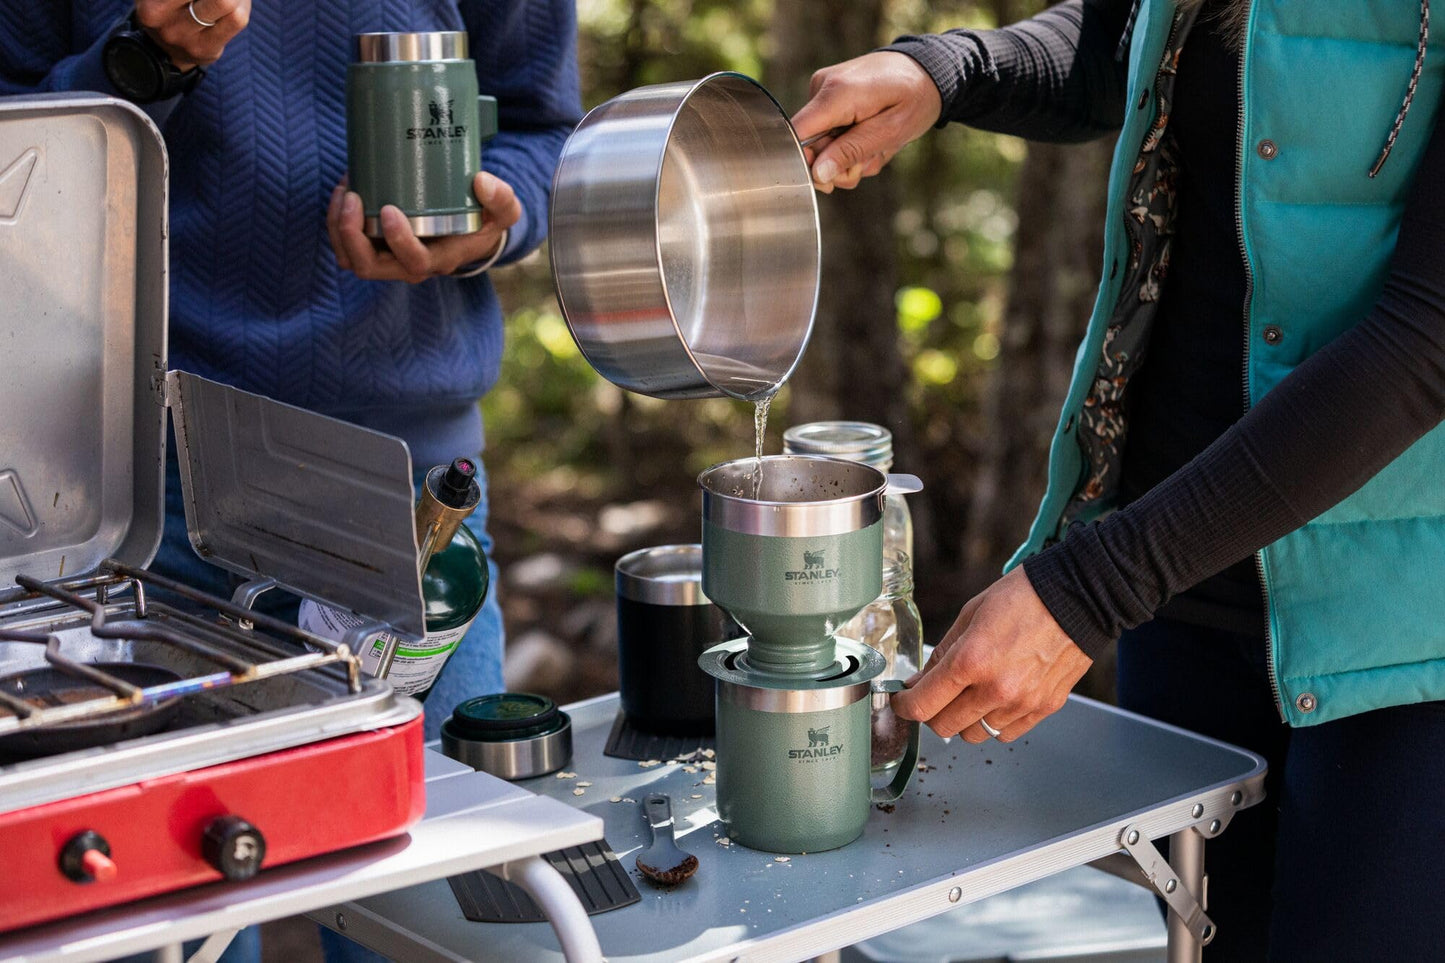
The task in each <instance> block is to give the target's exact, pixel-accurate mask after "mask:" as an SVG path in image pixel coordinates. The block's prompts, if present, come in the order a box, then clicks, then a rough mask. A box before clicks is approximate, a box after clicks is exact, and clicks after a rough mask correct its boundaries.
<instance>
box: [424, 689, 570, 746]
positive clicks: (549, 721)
mask: <svg viewBox="0 0 1445 963" xmlns="http://www.w3.org/2000/svg"><path fill="white" fill-rule="evenodd" d="M562 721H563V717H562V713H561V711H560V710H559V709H558V708H557V703H555V702H553V701H552V700H551V699H549V698H547V697H546V696H539V695H532V694H531V693H529V692H498V693H495V694H493V695H484V696H477V697H476V698H475V699H468V700H467V701H466V702H463V703H462V704H461V705H459V706H457V707H456V708H455V709H453V710H452V718H451V727H452V730H453V732H454V733H455V734H456V735H457V736H458V737H459V738H462V739H473V740H477V741H479V742H506V741H509V740H512V739H526V738H529V737H531V736H539V735H542V734H544V733H547V732H552V731H554V730H556V729H557V728H558V727H560V726H561V725H562Z"/></svg>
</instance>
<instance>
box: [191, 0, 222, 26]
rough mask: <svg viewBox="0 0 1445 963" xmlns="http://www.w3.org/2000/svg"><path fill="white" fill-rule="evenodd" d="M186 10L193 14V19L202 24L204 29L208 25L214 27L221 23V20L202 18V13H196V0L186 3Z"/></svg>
mask: <svg viewBox="0 0 1445 963" xmlns="http://www.w3.org/2000/svg"><path fill="white" fill-rule="evenodd" d="M186 12H187V13H189V14H190V15H191V19H192V20H194V21H195V22H196V23H197V24H199V25H200V27H201V29H202V30H205V29H207V28H208V27H214V26H215V25H216V24H218V23H220V21H219V20H202V19H201V15H200V14H198V13H196V0H191V2H190V3H188V4H186Z"/></svg>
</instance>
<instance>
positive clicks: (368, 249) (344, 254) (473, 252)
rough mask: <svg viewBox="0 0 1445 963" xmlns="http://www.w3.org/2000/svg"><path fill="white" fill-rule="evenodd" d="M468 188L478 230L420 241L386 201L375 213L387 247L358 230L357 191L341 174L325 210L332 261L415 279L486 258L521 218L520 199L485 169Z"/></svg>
mask: <svg viewBox="0 0 1445 963" xmlns="http://www.w3.org/2000/svg"><path fill="white" fill-rule="evenodd" d="M472 190H473V191H474V192H476V195H477V200H478V201H479V202H480V203H481V205H482V211H483V214H484V218H483V221H482V229H481V230H480V231H476V232H475V233H472V234H455V235H452V236H450V237H436V238H428V239H427V240H424V241H423V240H421V239H419V238H418V237H417V236H416V235H415V234H413V233H412V230H411V225H410V224H409V223H407V220H406V215H405V214H403V213H402V212H401V209H400V208H397V207H394V206H392V205H390V204H387V205H386V206H384V207H383V208H382V209H381V211H380V212H379V216H380V218H381V230H382V233H383V234H384V235H385V236H386V246H387V248H388V250H377V247H376V245H375V244H373V243H372V239H371V238H369V237H367V236H366V235H365V234H363V233H362V232H361V223H362V220H363V215H362V211H361V197H360V196H359V195H358V194H357V193H356V192H355V191H348V190H347V189H346V182H345V181H344V180H343V181H342V182H341V183H340V184H338V185H336V189H335V190H334V191H332V192H331V207H330V209H329V210H327V212H326V230H327V232H328V233H330V235H331V249H332V250H333V251H335V252H336V263H337V264H339V265H341V266H342V267H343V268H345V269H346V270H348V271H351V272H352V273H353V274H355V275H356V276H357V277H359V278H363V279H365V280H367V281H406V282H408V283H409V284H418V283H420V282H422V281H426V280H430V279H431V278H434V277H442V276H444V275H448V274H451V273H452V272H453V271H455V270H457V269H458V268H460V267H462V266H464V265H467V264H474V263H477V262H480V261H485V260H487V259H488V258H490V257H491V256H492V255H493V254H496V253H497V249H498V248H499V247H500V246H501V244H502V243H503V238H502V235H503V232H504V231H506V230H507V228H509V227H511V226H512V225H513V224H516V223H517V221H519V220H521V218H522V202H521V201H519V200H517V195H516V192H514V191H513V190H512V187H511V185H510V184H508V183H507V182H506V181H504V180H502V179H501V178H500V177H496V176H494V175H492V174H488V173H486V172H485V171H483V172H481V173H478V174H477V176H476V179H475V180H474V181H473V182H472Z"/></svg>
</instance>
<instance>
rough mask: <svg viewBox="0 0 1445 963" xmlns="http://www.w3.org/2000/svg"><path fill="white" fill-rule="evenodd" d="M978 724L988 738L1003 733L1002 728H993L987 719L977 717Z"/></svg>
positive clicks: (995, 737)
mask: <svg viewBox="0 0 1445 963" xmlns="http://www.w3.org/2000/svg"><path fill="white" fill-rule="evenodd" d="M978 724H979V725H981V726H983V731H984V732H986V733H988V737H989V738H990V739H997V738H998V737H999V736H1001V735H1003V730H1002V729H995V728H994V727H993V726H991V725H989V724H988V720H987V719H979V720H978Z"/></svg>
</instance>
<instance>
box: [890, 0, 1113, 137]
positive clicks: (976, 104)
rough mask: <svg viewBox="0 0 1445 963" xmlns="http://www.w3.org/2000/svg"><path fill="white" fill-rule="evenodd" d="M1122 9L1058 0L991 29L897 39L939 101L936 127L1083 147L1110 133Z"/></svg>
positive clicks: (1098, 1)
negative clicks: (956, 125) (953, 125)
mask: <svg viewBox="0 0 1445 963" xmlns="http://www.w3.org/2000/svg"><path fill="white" fill-rule="evenodd" d="M1128 13H1129V3H1128V2H1127V0H1065V2H1063V3H1060V4H1058V5H1056V6H1053V7H1050V8H1049V9H1047V10H1045V11H1043V12H1042V13H1040V14H1038V15H1037V16H1035V17H1032V18H1030V19H1028V20H1024V21H1021V22H1019V23H1016V24H1013V25H1011V26H1008V27H1002V28H1000V29H998V30H952V31H949V32H947V33H943V34H933V35H928V36H916V37H900V38H899V39H898V40H896V41H895V42H894V43H892V44H890V45H889V46H888V47H887V48H886V49H888V50H894V51H897V52H899V53H903V54H907V55H908V56H910V57H912V58H913V59H914V60H916V61H918V63H919V64H920V65H921V66H922V67H923V68H924V69H925V70H926V71H928V73H929V76H931V77H932V78H933V81H934V83H935V84H936V85H937V86H938V90H939V93H940V94H941V95H942V97H943V114H942V116H941V118H940V123H943V122H947V121H959V122H962V123H966V124H968V125H970V126H972V127H979V128H982V129H984V130H993V131H998V132H1000V133H1005V134H1016V135H1018V136H1021V137H1027V138H1029V139H1030V140H1041V141H1061V142H1068V141H1085V140H1092V139H1094V138H1096V137H1101V136H1103V135H1105V134H1109V133H1112V132H1113V131H1115V130H1117V129H1118V127H1119V124H1120V122H1121V120H1122V118H1123V116H1124V94H1125V85H1126V65H1125V64H1124V63H1123V62H1121V61H1119V60H1117V59H1116V57H1115V53H1116V51H1117V49H1118V44H1119V38H1120V35H1121V34H1122V32H1123V29H1124V22H1125V20H1126V18H1127V17H1128Z"/></svg>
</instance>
